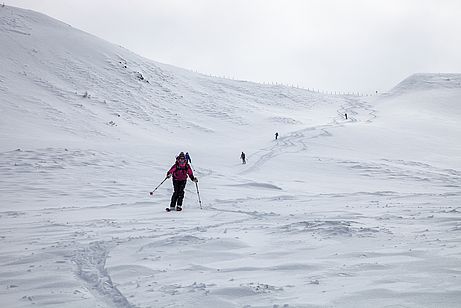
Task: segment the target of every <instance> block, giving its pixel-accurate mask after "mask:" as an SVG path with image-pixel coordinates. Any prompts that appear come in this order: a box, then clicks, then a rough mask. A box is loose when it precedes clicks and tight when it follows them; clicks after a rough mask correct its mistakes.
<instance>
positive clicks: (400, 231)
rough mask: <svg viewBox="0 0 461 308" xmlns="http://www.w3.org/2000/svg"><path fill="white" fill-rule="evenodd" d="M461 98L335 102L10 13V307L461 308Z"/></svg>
mask: <svg viewBox="0 0 461 308" xmlns="http://www.w3.org/2000/svg"><path fill="white" fill-rule="evenodd" d="M460 102H461V75H460V74H414V75H412V76H410V77H408V78H407V79H405V80H403V81H402V82H401V83H400V84H398V85H396V87H394V88H393V89H390V90H389V91H388V92H387V93H382V94H380V95H377V96H373V97H357V96H352V95H327V94H322V93H316V92H312V91H308V90H305V89H298V88H292V87H285V86H281V85H263V84H258V83H253V82H246V81H239V80H229V79H224V78H214V77H210V76H206V75H203V74H198V73H194V72H191V71H188V70H184V69H181V68H177V67H174V66H170V65H165V64H161V63H157V62H154V61H151V60H149V59H145V58H143V57H140V56H138V55H136V54H134V53H132V52H130V51H129V50H126V49H124V48H122V47H120V46H116V45H114V44H111V43H109V42H106V41H104V40H101V39H99V38H97V37H94V36H92V35H90V34H88V33H85V32H82V31H79V30H77V29H74V28H73V27H71V26H69V25H67V24H65V23H62V22H60V21H57V20H55V19H52V18H50V17H47V16H45V15H43V14H40V13H37V12H33V11H29V10H24V9H19V8H14V7H10V6H0V244H1V250H0V265H1V266H0V285H2V288H1V289H0V299H1V301H2V305H3V306H5V307H51V306H54V307H56V306H59V307H83V306H87V307H124V308H126V307H178V306H180V307H370V306H375V307H389V306H405V307H459V303H460V302H461V288H460V286H461V275H460V272H461V243H460V238H461V236H460V235H461V224H460V221H461V208H460V203H461V145H460V143H459V140H460V136H461V125H460V121H459V117H460V114H461V104H460ZM346 114H347V118H346V116H345V115H346ZM276 132H277V133H278V136H277V137H278V138H277V139H276V138H274V134H275V133H276ZM180 152H184V153H186V152H187V153H189V154H190V158H191V170H193V174H194V177H195V176H196V177H197V178H199V179H200V181H199V182H198V183H193V182H191V181H188V182H187V184H186V186H185V195H184V200H183V203H182V209H183V210H182V211H181V212H177V211H172V212H169V213H167V212H165V210H164V209H165V207H167V206H168V205H169V204H170V200H171V197H172V192H173V184H172V182H171V180H170V179H167V180H165V182H164V183H163V184H162V185H161V186H158V184H160V183H161V182H162V181H163V180H164V179H165V178H166V173H167V171H168V170H169V169H170V167H171V165H172V164H173V163H174V162H175V157H176V156H177V155H178V153H180ZM242 152H244V153H245V154H246V155H245V161H246V164H242V161H241V159H240V157H241V153H242ZM156 187H158V189H156V190H155V192H154V193H153V194H152V195H150V194H149V192H150V191H153V190H154V189H155V188H156ZM198 187H199V188H200V197H201V199H200V202H199V199H198V197H199V196H198V195H197V192H198V190H196V188H198Z"/></svg>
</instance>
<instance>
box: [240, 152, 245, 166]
mask: <svg viewBox="0 0 461 308" xmlns="http://www.w3.org/2000/svg"><path fill="white" fill-rule="evenodd" d="M240 159H241V160H242V164H246V163H247V161H246V160H245V153H243V152H242V154H240Z"/></svg>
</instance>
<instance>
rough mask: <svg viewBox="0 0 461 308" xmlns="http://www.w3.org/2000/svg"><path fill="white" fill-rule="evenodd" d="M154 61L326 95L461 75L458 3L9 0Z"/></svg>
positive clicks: (442, 0)
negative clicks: (428, 75) (427, 75)
mask: <svg viewBox="0 0 461 308" xmlns="http://www.w3.org/2000/svg"><path fill="white" fill-rule="evenodd" d="M4 2H5V4H6V5H12V6H18V7H23V8H28V9H33V10H36V11H39V12H42V13H45V14H47V15H50V16H52V17H54V18H57V19H59V20H62V21H64V22H66V23H68V24H70V25H72V26H73V27H75V28H79V29H81V30H84V31H87V32H90V33H92V34H94V35H97V36H99V37H101V38H104V39H106V40H108V41H111V42H113V43H116V44H119V45H122V46H124V47H126V48H128V49H130V50H132V51H134V52H136V53H138V54H140V55H142V56H145V57H147V58H150V59H152V60H155V61H159V62H163V63H169V64H173V65H176V66H180V67H184V68H189V69H193V70H197V71H199V72H203V73H210V74H213V75H219V76H228V77H234V78H237V79H244V80H253V81H259V82H263V81H265V82H279V83H285V84H294V85H296V84H298V85H300V86H303V87H306V88H316V89H318V88H320V89H321V90H328V91H346V92H357V91H360V92H363V93H371V92H374V91H375V90H379V91H384V90H388V89H390V88H391V87H393V86H394V85H395V84H396V83H398V82H399V81H401V80H402V79H404V78H405V77H407V76H408V75H410V74H413V73H421V72H433V73H438V72H461V56H460V55H461V1H459V0H304V1H302V0H196V1H193V0H188V1H187V0H130V1H114V0H5V1H4Z"/></svg>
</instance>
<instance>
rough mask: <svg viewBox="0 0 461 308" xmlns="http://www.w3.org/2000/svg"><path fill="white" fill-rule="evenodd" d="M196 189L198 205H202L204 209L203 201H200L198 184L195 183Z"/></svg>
mask: <svg viewBox="0 0 461 308" xmlns="http://www.w3.org/2000/svg"><path fill="white" fill-rule="evenodd" d="M195 188H197V196H198V204H199V205H200V209H202V200H200V192H199V191H198V183H197V182H195Z"/></svg>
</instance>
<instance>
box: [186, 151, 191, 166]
mask: <svg viewBox="0 0 461 308" xmlns="http://www.w3.org/2000/svg"><path fill="white" fill-rule="evenodd" d="M186 162H187V163H189V164H192V160H191V159H190V156H189V152H186Z"/></svg>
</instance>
